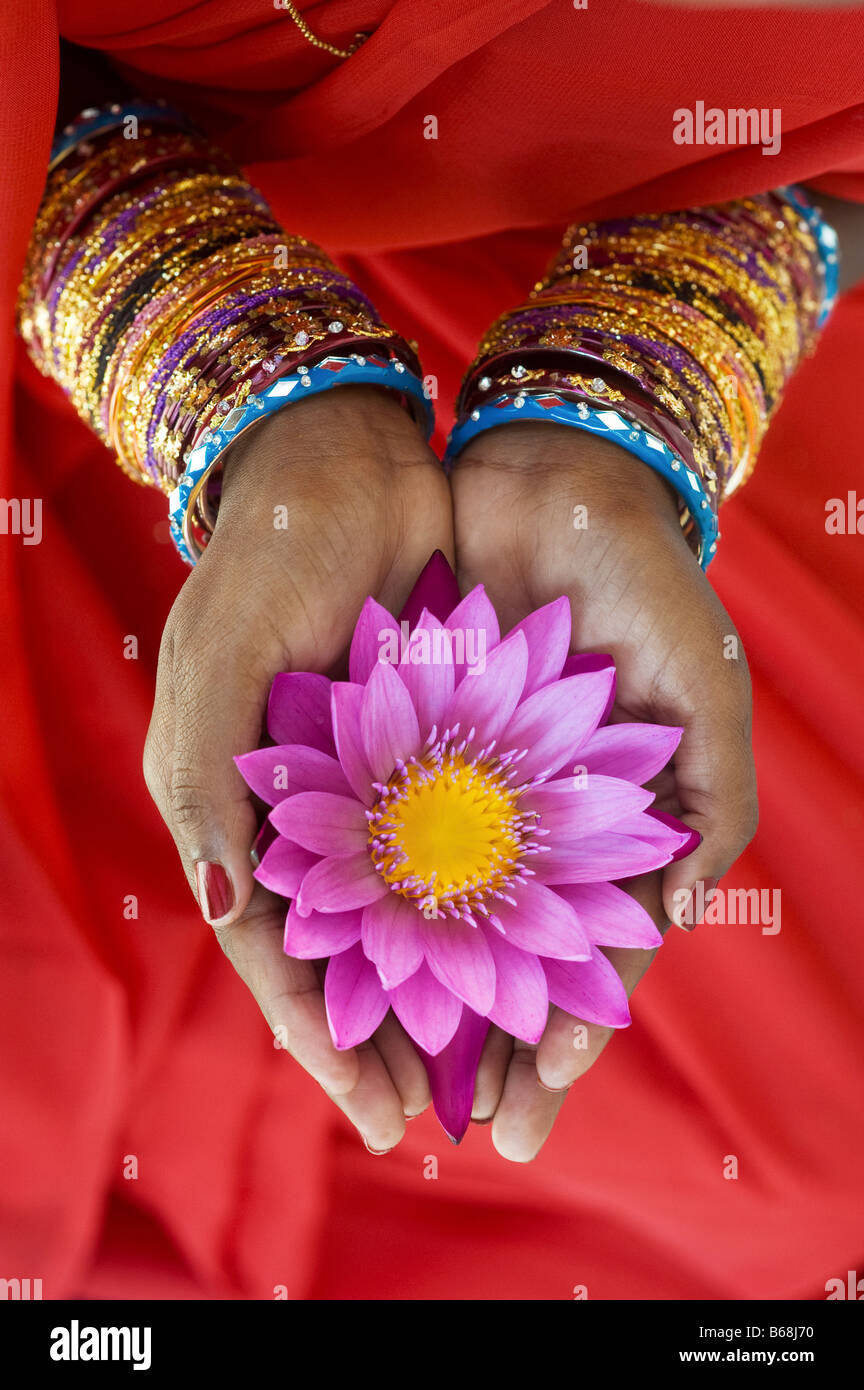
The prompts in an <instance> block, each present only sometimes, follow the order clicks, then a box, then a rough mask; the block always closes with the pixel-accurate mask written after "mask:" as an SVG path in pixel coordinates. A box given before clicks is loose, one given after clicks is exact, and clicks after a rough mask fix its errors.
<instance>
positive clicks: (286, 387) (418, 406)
mask: <svg viewBox="0 0 864 1390" xmlns="http://www.w3.org/2000/svg"><path fill="white" fill-rule="evenodd" d="M357 383H360V384H362V385H371V386H384V387H387V388H389V389H391V390H395V391H398V392H399V393H401V394H402V395H403V397H404V398H405V400H406V402H407V403H408V404H409V405H411V406H412V407H414V414H415V419H417V420H418V423H421V424H422V425H423V426H424V428H425V433H426V437H427V438H428V437H429V435H430V434H431V432H432V428H433V419H432V409H431V404H430V402H429V399H428V397H427V395H426V393H425V390H424V387H423V384H422V382H421V381H420V379H419V377H418V376H416V375H415V373H414V372H412V371H410V370H409V368H408V367H406V365H405V363H404V362H402V361H401V360H400V359H399V358H397V357H385V356H384V355H383V354H381V353H375V352H373V353H370V354H369V355H368V356H364V355H361V354H359V353H358V354H354V355H353V356H351V357H342V356H336V355H328V356H327V357H325V358H324V359H323V360H322V361H319V362H316V363H315V364H314V365H313V366H310V367H309V368H308V369H307V370H304V371H301V372H294V373H292V374H291V375H289V376H283V377H280V378H279V379H278V380H277V381H276V382H274V383H273V385H271V386H268V387H267V389H266V390H265V391H262V392H261V393H260V394H258V395H254V396H251V395H250V396H248V397H247V398H246V400H245V401H244V403H243V404H242V406H238V407H235V409H233V410H231V411H230V412H229V414H228V415H227V416H226V418H225V419H224V420H223V421H222V423H221V424H220V425H219V426H218V428H216V429H207V430H205V431H204V433H203V434H202V436H201V438H200V441H199V442H197V443H196V444H195V446H194V447H193V448H192V449H191V451H190V452H189V454H188V455H187V458H186V469H185V472H184V473H183V476H182V477H181V478H180V481H179V482H178V484H177V486H176V488H175V489H174V490H173V491H172V492H171V493H170V494H169V498H168V510H169V516H170V520H171V535H172V538H173V540H174V543H175V545H176V546H177V549H178V550H179V552H180V554H181V555H182V557H183V559H184V560H186V561H187V563H188V564H190V565H193V564H195V562H196V560H198V559H199V557H200V555H201V551H202V549H203V547H204V544H205V543H206V540H205V536H204V535H203V534H202V528H201V527H200V525H199V524H196V504H197V503H198V502H199V499H201V498H203V497H204V496H205V495H206V492H207V488H208V484H209V483H210V482H211V480H212V477H213V471H214V469H215V468H216V466H217V465H219V466H221V464H222V461H223V459H224V456H225V453H226V451H227V450H228V448H229V447H230V445H231V444H233V443H234V441H235V440H236V439H238V438H239V436H240V435H241V434H244V433H245V431H246V430H247V429H248V428H249V427H250V426H251V425H254V424H256V423H257V422H258V421H259V420H262V419H264V418H266V416H268V415H272V414H274V413H275V412H276V411H277V410H280V409H281V408H282V407H283V406H285V405H288V404H292V403H294V402H296V401H298V400H305V399H307V398H308V397H309V396H315V395H319V394H320V393H321V392H322V391H330V390H332V389H333V388H335V387H339V386H352V385H356V384H357ZM200 514H201V509H200V508H199V509H198V515H200ZM204 514H205V515H206V512H205V513H204Z"/></svg>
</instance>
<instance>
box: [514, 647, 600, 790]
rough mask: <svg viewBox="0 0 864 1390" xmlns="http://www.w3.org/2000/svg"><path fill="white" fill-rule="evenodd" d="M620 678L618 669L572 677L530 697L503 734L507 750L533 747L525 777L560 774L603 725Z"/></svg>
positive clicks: (526, 760)
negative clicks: (602, 716) (612, 691)
mask: <svg viewBox="0 0 864 1390" xmlns="http://www.w3.org/2000/svg"><path fill="white" fill-rule="evenodd" d="M508 640H509V639H508ZM614 679H615V672H614V670H605V671H597V672H594V673H591V674H588V675H584V676H570V677H569V678H568V679H567V680H560V681H556V682H555V683H554V685H547V686H544V688H543V689H542V690H537V691H535V693H534V694H533V695H529V696H528V699H527V700H525V702H524V703H523V704H521V705H520V706H519V708H518V709H517V711H516V713H515V714H514V716H513V718H512V719H511V720H510V723H509V724H508V725H507V728H506V729H505V731H504V733H503V735H502V738H501V746H502V747H504V748H508V749H509V748H519V749H522V748H527V750H528V752H527V755H526V757H524V758H523V759H522V761H521V762H520V763H519V775H520V778H523V779H524V778H529V777H536V776H538V775H539V774H540V773H541V772H545V773H547V774H548V773H552V772H557V771H558V768H559V767H561V766H562V765H563V764H564V763H565V762H567V760H568V758H575V755H576V752H577V750H578V749H579V748H580V747H581V745H582V744H583V743H584V742H585V740H586V739H587V738H588V737H589V736H590V735H591V734H593V732H594V730H595V729H596V728H597V723H598V720H599V719H600V716H601V715H602V713H603V710H604V709H605V707H606V703H607V701H608V699H609V691H610V689H611V687H612V683H613V681H614Z"/></svg>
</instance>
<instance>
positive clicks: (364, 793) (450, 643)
mask: <svg viewBox="0 0 864 1390" xmlns="http://www.w3.org/2000/svg"><path fill="white" fill-rule="evenodd" d="M422 600H425V605H426V606H420V605H421V601H422ZM418 610H419V611H418ZM406 614H410V616H408V617H407V619H406V620H405V621H403V622H402V624H401V626H400V623H399V622H397V620H396V619H395V618H394V617H393V616H392V615H391V614H390V613H389V612H387V610H386V609H384V608H383V607H381V605H380V604H378V603H376V602H375V600H374V599H371V598H370V599H367V601H366V603H365V605H364V607H363V610H362V612H361V614H360V617H359V620H358V622H357V626H356V629H355V632H354V637H353V641H352V643H351V651H350V664H349V677H350V678H349V680H348V681H341V682H340V681H336V682H334V681H330V680H328V679H327V678H326V677H324V676H321V675H314V674H309V673H303V672H292V673H289V674H285V675H279V676H277V677H276V679H275V681H274V683H273V688H272V691H271V695H270V702H269V709H268V721H267V724H268V730H269V733H270V736H271V737H272V738H273V739H274V740H275V744H276V746H275V747H268V748H263V749H260V750H258V751H256V752H253V753H247V754H245V755H244V756H242V757H239V758H238V759H237V765H238V767H239V768H240V771H241V773H242V774H243V777H244V778H245V780H246V782H247V783H248V785H249V786H250V787H251V788H252V790H253V791H254V792H255V793H256V794H257V795H258V796H260V797H261V798H263V800H264V801H265V802H267V803H268V804H269V805H270V806H271V807H272V810H271V811H270V814H269V818H268V819H269V828H267V829H266V830H265V834H264V837H263V839H262V842H261V844H262V847H263V846H264V845H266V849H265V850H264V852H263V855H262V857H261V859H260V864H259V866H258V868H257V869H256V878H257V879H258V880H259V881H260V882H261V883H263V884H265V885H266V887H268V888H270V889H272V890H273V891H274V892H276V893H279V894H282V895H283V896H284V897H285V898H288V899H291V904H290V907H289V910H288V914H287V920H286V923H285V951H286V953H287V954H288V955H290V956H294V957H298V958H300V959H303V960H318V959H324V958H326V959H327V961H328V965H327V971H326V977H325V982H324V996H325V1002H326V1008H327V1017H328V1021H329V1026H330V1031H331V1035H332V1038H333V1042H334V1044H335V1045H336V1047H338V1048H349V1047H354V1046H356V1045H357V1044H359V1043H361V1042H364V1041H365V1040H366V1039H367V1038H369V1037H370V1036H371V1034H372V1033H374V1031H375V1030H376V1028H378V1026H379V1024H380V1023H381V1022H382V1020H383V1018H384V1016H385V1014H386V1013H387V1010H388V1009H392V1010H393V1012H394V1013H395V1015H396V1017H397V1018H398V1019H399V1021H400V1022H401V1024H402V1026H403V1027H404V1029H405V1030H406V1032H407V1033H408V1034H409V1035H410V1037H411V1038H412V1039H413V1040H414V1042H415V1044H416V1045H417V1047H418V1049H419V1050H420V1052H421V1055H422V1056H423V1058H424V1061H425V1063H426V1066H427V1070H428V1072H429V1076H430V1082H431V1085H432V1091H433V1100H434V1102H435V1108H436V1111H437V1113H438V1116H439V1119H440V1120H441V1123H442V1124H443V1125H444V1128H445V1129H446V1130H447V1132H448V1134H449V1135H450V1137H451V1138H452V1139H454V1141H457V1142H458V1140H459V1139H460V1138H461V1136H462V1134H463V1133H464V1131H465V1128H466V1127H467V1124H468V1120H469V1118H470V1112H471V1102H472V1097H473V1087H474V1077H475V1073H476V1067H477V1062H478V1060H479V1055H480V1050H481V1048H482V1044H483V1039H484V1037H485V1034H486V1031H487V1029H488V1027H489V1023H490V1021H491V1022H492V1023H495V1024H497V1025H498V1026H499V1027H500V1028H502V1029H504V1030H505V1031H506V1032H507V1033H510V1034H512V1035H513V1036H514V1037H516V1038H521V1039H524V1041H525V1042H527V1043H537V1042H538V1041H539V1039H540V1037H541V1034H542V1033H543V1030H544V1028H545V1026H546V1022H547V1018H548V1013H549V1006H550V1004H555V1005H557V1006H558V1007H559V1008H561V1009H564V1010H566V1011H567V1012H568V1013H570V1014H573V1015H575V1016H577V1017H578V1018H579V1019H583V1020H586V1021H587V1022H590V1023H599V1024H606V1025H609V1026H611V1027H613V1028H620V1027H624V1026H626V1024H627V1023H628V1022H629V1017H630V1016H629V1010H628V1004H627V996H626V993H625V991H624V988H623V986H622V984H621V981H620V979H619V977H618V975H617V973H616V971H615V970H614V968H613V966H612V965H611V964H610V962H609V960H608V959H607V957H606V956H605V955H604V954H603V952H602V951H601V950H600V949H599V947H601V946H630V947H641V948H644V949H651V948H653V947H656V946H658V945H659V944H660V942H661V937H660V935H659V933H658V931H657V929H656V927H655V926H654V923H653V922H652V921H651V919H650V917H649V916H648V914H647V913H646V912H645V911H644V909H643V908H642V907H640V906H639V905H638V904H637V903H636V902H635V901H634V900H633V898H631V897H630V896H628V894H626V893H625V892H624V891H623V890H622V889H621V888H619V887H616V886H615V884H614V882H613V881H614V880H618V879H626V878H628V877H631V876H633V875H636V874H643V873H646V872H648V871H650V870H653V869H658V868H661V867H662V866H663V865H666V864H668V863H670V862H671V861H672V860H673V859H676V858H680V857H681V856H682V855H683V854H685V853H689V851H690V850H691V849H692V848H693V847H694V844H695V843H696V842H698V836H695V835H694V832H692V831H690V830H689V828H688V827H687V826H685V825H683V824H681V823H680V822H678V821H676V820H674V818H673V817H671V816H665V815H660V814H659V813H657V812H650V811H649V809H648V808H649V806H650V805H651V802H652V800H653V794H652V793H651V792H649V791H646V790H644V787H643V783H645V782H647V781H648V780H649V779H650V778H652V777H653V776H654V775H655V774H656V773H657V772H659V771H660V769H661V768H663V767H664V766H665V765H666V763H667V762H668V761H669V759H670V757H671V756H672V754H673V752H674V751H675V748H676V747H677V745H678V741H679V739H680V737H681V732H682V731H681V730H680V729H678V728H667V727H663V726H660V725H652V724H632V723H621V724H608V723H607V722H606V721H607V719H608V715H609V711H610V709H611V706H612V702H613V698H614V690H615V670H614V666H613V663H612V661H611V659H610V658H609V657H604V656H594V655H589V656H568V651H569V644H570V635H571V632H570V628H571V624H570V606H569V602H568V600H567V599H565V598H561V599H558V600H556V601H555V602H554V603H550V604H548V605H547V606H546V607H545V608H541V609H539V610H538V611H536V612H534V613H532V614H530V615H529V617H527V618H526V619H525V620H524V621H523V622H521V623H520V624H519V625H518V626H517V627H516V628H514V629H513V631H512V632H510V633H508V634H507V636H505V637H503V638H502V637H501V634H500V631H499V626H498V620H497V618H496V615H495V611H494V609H493V607H492V604H491V603H490V602H489V599H488V598H487V596H486V594H485V592H484V589H483V587H482V585H481V586H478V587H477V588H476V589H474V590H473V591H472V592H471V593H469V594H468V595H467V597H465V598H464V599H462V600H461V601H459V596H458V591H456V590H455V581H454V580H453V577H452V574H451V572H450V570H449V567H448V566H447V564H446V561H444V559H443V557H435V558H434V559H433V561H431V562H430V565H429V566H427V568H426V570H425V571H424V574H423V576H421V580H420V581H419V583H418V587H417V589H415V592H414V595H412V601H409V607H408V609H407V610H406Z"/></svg>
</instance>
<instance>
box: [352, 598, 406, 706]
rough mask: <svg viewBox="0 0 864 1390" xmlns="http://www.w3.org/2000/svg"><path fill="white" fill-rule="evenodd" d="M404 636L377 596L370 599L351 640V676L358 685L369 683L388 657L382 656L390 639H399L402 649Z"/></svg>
mask: <svg viewBox="0 0 864 1390" xmlns="http://www.w3.org/2000/svg"><path fill="white" fill-rule="evenodd" d="M400 636H401V634H400V631H399V626H398V624H397V622H396V620H395V618H394V617H393V615H392V613H388V612H387V609H386V608H382V607H381V604H380V603H376V602H375V600H374V598H367V600H366V602H365V603H364V604H363V607H362V609H361V610H360V617H359V618H358V619H357V626H356V627H355V629H354V636H353V637H352V639H351V653H350V656H349V660H348V675H349V679H350V680H351V681H353V682H354V684H355V685H365V684H366V682H367V680H368V679H369V677H370V676H371V674H372V672H373V670H374V669H375V667H376V666H377V665H378V662H379V661H380V660H382V659H383V660H387V658H386V656H385V657H384V658H382V655H381V653H382V651H385V652H386V650H387V647H386V646H385V645H384V644H385V643H386V642H387V639H388V638H390V639H391V641H392V640H393V639H395V642H396V651H397V652H398V651H399V641H400ZM397 659H398V658H397Z"/></svg>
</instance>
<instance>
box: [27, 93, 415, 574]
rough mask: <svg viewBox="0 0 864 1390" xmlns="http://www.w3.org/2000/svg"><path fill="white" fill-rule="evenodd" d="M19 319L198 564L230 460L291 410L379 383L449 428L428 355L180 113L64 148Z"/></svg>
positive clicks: (140, 105) (90, 133)
mask: <svg viewBox="0 0 864 1390" xmlns="http://www.w3.org/2000/svg"><path fill="white" fill-rule="evenodd" d="M132 118H134V125H133V124H131V120H132ZM121 127H122V128H123V129H122V130H121ZM130 130H132V131H133V133H134V138H125V136H126V135H128V134H129V131H130ZM17 323H18V328H19V331H20V332H21V335H22V337H23V338H24V341H25V343H26V345H27V349H28V352H29V354H30V356H31V357H32V359H33V361H34V362H35V363H36V365H37V366H38V367H39V369H40V371H42V372H43V374H44V375H46V376H50V377H52V378H53V379H54V380H55V381H57V382H58V383H59V384H60V385H61V386H62V388H63V389H64V391H65V392H66V394H67V396H68V397H69V398H70V400H71V401H72V404H73V405H74V407H75V409H76V410H77V412H78V414H79V415H80V416H81V418H82V419H83V420H85V421H86V422H87V423H88V424H89V425H90V427H91V428H92V429H93V430H94V431H95V432H96V433H97V434H98V435H99V437H100V438H101V439H102V440H103V441H104V442H105V443H106V444H107V445H108V446H109V448H110V449H112V451H113V452H114V454H115V456H116V458H117V462H118V464H119V465H120V467H121V468H122V469H123V470H124V472H126V473H127V474H128V475H129V476H130V477H132V478H134V479H135V480H136V481H138V482H140V483H144V484H146V485H149V486H156V487H158V488H160V490H161V491H163V492H164V493H165V494H166V495H167V496H168V497H169V499H170V518H171V533H172V536H173V537H174V539H175V541H176V543H177V545H178V548H179V549H180V552H181V554H182V555H183V558H184V559H185V560H187V561H188V562H189V563H194V562H195V561H196V560H197V559H198V557H199V556H200V554H201V552H202V550H203V549H204V547H205V546H206V544H207V541H208V539H209V537H210V535H211V534H212V531H213V528H214V526H215V524H216V517H217V512H218V502H219V494H220V485H219V469H220V467H221V459H222V457H223V455H224V453H225V451H226V449H227V448H228V447H229V446H230V445H231V444H232V443H233V442H234V440H235V439H236V438H237V437H238V436H239V435H240V434H241V433H244V432H245V431H246V430H247V429H249V428H250V427H251V426H253V425H254V424H255V423H256V422H257V421H258V420H261V419H263V418H265V417H266V416H267V415H268V414H270V413H272V412H273V411H274V410H276V409H278V408H281V406H282V405H285V404H288V403H291V402H293V400H295V399H299V398H302V396H303V395H309V394H315V393H317V392H319V391H322V390H329V389H331V388H332V387H334V386H338V385H342V384H347V383H349V382H350V383H354V382H358V381H363V382H370V383H372V384H375V385H378V386H384V387H386V388H387V389H389V390H392V391H394V392H395V393H396V394H397V397H398V399H399V400H400V402H401V403H402V404H403V405H404V406H405V408H406V409H408V410H409V411H410V412H411V414H412V416H413V417H414V418H415V419H416V420H417V421H418V423H419V424H421V425H422V426H423V428H425V430H426V432H427V435H428V434H430V433H431V431H432V427H433V408H432V405H431V402H430V401H429V400H428V398H427V396H426V393H425V391H424V388H423V386H422V381H421V367H420V363H419V361H418V359H417V354H416V350H415V347H414V345H413V344H410V343H408V342H406V341H405V340H404V339H403V338H401V337H400V336H399V335H398V334H396V333H395V332H394V331H393V330H392V329H391V328H390V327H388V325H387V324H386V323H384V322H383V320H382V319H381V318H380V316H379V314H378V313H377V311H376V309H375V307H374V305H373V304H372V302H371V301H370V300H369V299H368V298H367V296H366V295H365V294H363V293H362V291H361V290H359V289H358V288H357V286H355V285H353V284H352V283H351V281H350V280H349V279H348V277H347V276H346V275H345V274H344V273H343V272H342V271H340V270H339V268H338V267H337V266H336V265H335V264H334V263H333V261H331V260H330V258H329V257H328V256H327V255H325V253H324V252H323V251H322V250H321V249H320V247H318V246H316V245H315V244H314V243H313V242H310V241H308V240H307V239H306V238H305V237H302V236H298V235H295V234H292V235H288V234H287V233H286V232H285V231H284V230H283V229H282V228H281V227H280V226H279V225H278V223H277V222H276V221H275V219H274V218H273V215H272V213H271V211H270V208H269V207H268V205H267V203H266V201H265V199H264V198H263V196H262V195H261V194H260V193H259V192H258V191H257V190H255V189H253V188H252V187H251V186H250V185H249V184H248V182H247V181H246V179H245V178H244V177H243V174H242V172H241V171H240V170H239V169H237V168H236V167H235V166H234V165H233V163H232V162H231V161H230V160H228V159H227V157H226V156H225V155H224V154H223V153H222V152H221V151H220V150H218V149H217V148H216V147H215V146H213V145H212V144H211V143H210V142H209V140H208V139H207V138H206V137H205V136H204V135H203V134H201V132H200V131H198V130H196V129H195V127H194V126H193V125H192V124H191V123H190V122H188V121H187V120H186V118H185V117H184V116H183V115H182V114H181V113H179V112H177V111H175V110H174V109H173V108H172V107H170V106H168V105H167V104H166V103H162V102H157V103H152V102H146V101H133V102H129V103H127V104H126V105H123V106H121V105H118V104H112V105H111V106H107V107H104V108H100V109H96V108H91V109H88V110H87V111H84V112H82V113H81V116H80V117H79V118H78V119H77V120H76V121H74V122H73V123H72V124H71V125H70V126H68V127H67V128H66V129H65V130H64V131H63V132H62V133H61V135H60V136H59V137H58V138H57V140H56V141H55V144H54V147H53V149H52V152H51V161H50V165H49V171H48V179H47V183H46V188H45V193H44V195H43V199H42V203H41V205H40V208H39V211H38V213H37V217H36V222H35V225H34V231H33V235H32V237H31V242H30V247H29V249H28V254H27V259H26V264H25V270H24V275H23V278H22V283H21V287H20V291H19V296H18V311H17ZM295 390H296V391H297V395H296V396H295V395H294V392H295Z"/></svg>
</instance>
